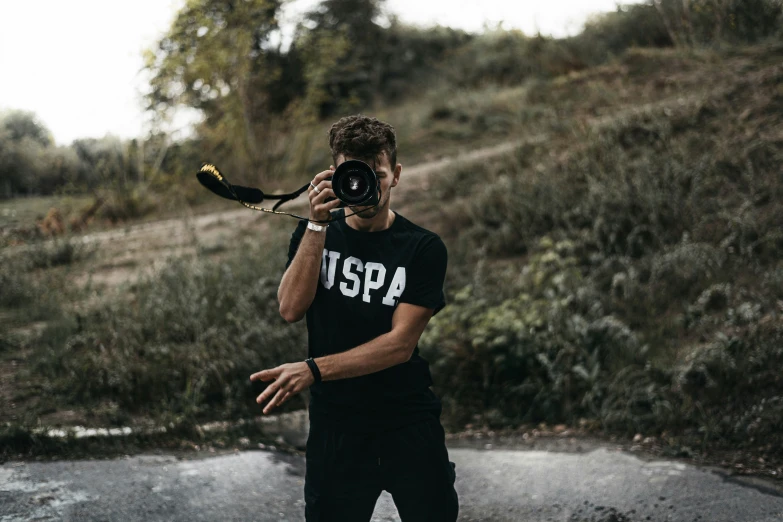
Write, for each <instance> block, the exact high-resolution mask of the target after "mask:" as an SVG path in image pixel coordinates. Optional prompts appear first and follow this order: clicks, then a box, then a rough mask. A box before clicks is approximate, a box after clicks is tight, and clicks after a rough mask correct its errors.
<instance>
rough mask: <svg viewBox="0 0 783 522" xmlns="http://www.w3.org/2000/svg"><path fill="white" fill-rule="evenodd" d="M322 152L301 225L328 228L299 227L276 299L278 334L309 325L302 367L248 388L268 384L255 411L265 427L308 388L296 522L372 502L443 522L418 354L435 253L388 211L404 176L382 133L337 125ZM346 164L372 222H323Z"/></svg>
mask: <svg viewBox="0 0 783 522" xmlns="http://www.w3.org/2000/svg"><path fill="white" fill-rule="evenodd" d="M329 144H330V147H331V151H332V157H333V159H334V162H335V166H332V167H330V169H329V170H326V171H323V172H321V173H319V174H318V175H317V176H315V178H314V179H313V180H312V183H311V187H310V189H309V197H310V221H327V220H330V219H331V220H332V221H331V223H329V224H328V225H322V226H318V225H315V224H314V223H312V222H308V221H306V220H302V221H301V222H300V223H299V226H298V227H297V228H296V230H295V231H294V233H293V235H292V237H291V244H290V246H289V252H288V263H287V265H286V272H285V274H284V275H283V279H282V281H281V282H280V288H279V290H278V300H279V302H280V314H281V315H282V316H283V317H284V318H285V319H286V321H288V322H295V321H299V320H300V319H302V317H305V316H306V317H307V329H308V342H309V356H310V359H308V360H307V361H305V362H298V363H291V364H284V365H282V366H279V367H277V368H273V369H270V370H264V371H261V372H258V373H255V374H253V375H252V376H251V380H252V379H258V380H262V381H273V382H272V383H271V384H270V385H269V386H268V387H267V389H266V390H264V392H263V393H262V394H261V395H260V396H259V397H258V402H259V403H264V401H267V400H269V403H268V404H267V405H266V407H265V408H264V413H267V412H269V411H270V410H271V409H272V408H273V407H275V406H279V405H280V404H282V403H283V402H285V400H286V399H288V398H289V397H291V396H292V395H294V394H296V393H299V392H300V391H302V390H304V389H305V388H308V387H309V388H310V391H311V402H310V412H309V417H310V435H309V437H308V440H307V451H306V474H305V486H304V494H305V504H306V506H305V517H306V520H307V521H308V522H315V521H321V522H323V521H327V522H353V521H362V522H366V521H369V520H370V519H371V517H372V513H373V510H374V508H375V503H376V501H377V499H378V496H379V495H380V494H381V492H382V491H383V490H386V491H388V492H389V493H390V494H391V495H392V498H393V499H394V503H395V505H396V506H397V510H398V512H399V514H400V518H401V519H402V521H403V522H419V521H421V522H425V521H426V522H439V521H443V522H446V521H448V522H453V521H454V520H456V519H457V513H458V510H459V504H458V498H457V493H456V491H455V489H454V482H455V478H456V473H455V468H456V467H455V465H454V463H453V462H450V461H449V456H448V452H447V450H446V445H445V434H444V431H443V427H442V426H441V423H440V414H441V403H440V400H439V399H438V397H437V396H436V395H435V394H434V393H433V392H432V391H431V390H430V386H431V385H432V377H431V375H430V371H429V363H428V362H427V361H426V360H425V359H423V358H421V357H420V356H419V353H418V352H419V350H418V346H417V343H418V340H419V337H420V336H421V333H422V332H423V331H424V328H425V327H426V326H427V322H428V321H429V320H430V317H432V316H433V315H434V314H436V313H438V311H440V310H441V309H442V308H443V307H444V306H445V304H446V303H445V297H444V293H443V281H444V278H445V275H446V262H447V252H446V247H445V245H444V244H443V241H441V239H440V237H438V235H437V234H435V233H433V232H430V231H428V230H426V229H424V228H421V227H419V226H417V225H415V224H413V223H412V222H410V221H409V220H407V219H405V218H404V217H403V216H401V215H400V214H398V213H397V212H395V211H393V210H391V209H390V204H391V189H392V187H395V186H397V184H398V183H399V181H400V173H401V172H402V165H400V164H399V163H397V147H396V137H395V135H394V129H393V128H392V127H391V126H390V125H388V124H387V123H383V122H381V121H378V120H377V119H375V118H368V117H365V116H350V117H346V118H342V119H341V120H339V121H338V122H337V123H335V124H334V125H332V128H331V129H330V131H329ZM348 159H358V160H362V161H364V162H365V163H368V164H369V165H371V166H373V168H374V170H375V172H376V174H377V176H378V180H379V186H380V202H379V204H378V205H377V206H375V207H374V208H373V207H371V206H359V207H347V208H344V209H338V210H335V209H336V208H337V207H338V205H339V204H340V201H338V200H337V199H334V200H333V201H329V202H326V200H327V198H335V194H334V191H333V190H332V187H331V181H330V180H328V179H327V178H329V177H331V175H332V173H333V171H334V169H335V167H336V166H339V165H340V164H341V163H342V162H344V161H346V160H348ZM333 210H334V212H332V211H333ZM346 212H347V213H348V215H349V217H348V218H346V219H344V220H342V219H339V218H342V217H343V216H345V215H346ZM354 212H356V214H355V215H350V214H353V213H354ZM270 399H271V400H270Z"/></svg>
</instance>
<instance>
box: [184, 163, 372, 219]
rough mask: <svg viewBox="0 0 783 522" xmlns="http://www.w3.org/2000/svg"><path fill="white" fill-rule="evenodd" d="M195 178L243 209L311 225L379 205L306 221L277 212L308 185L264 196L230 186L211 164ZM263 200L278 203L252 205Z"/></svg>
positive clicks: (256, 192)
mask: <svg viewBox="0 0 783 522" xmlns="http://www.w3.org/2000/svg"><path fill="white" fill-rule="evenodd" d="M196 178H198V180H199V182H200V183H201V184H202V185H203V186H204V187H206V188H208V189H209V190H211V191H212V192H213V193H215V194H217V195H218V196H220V197H223V198H226V199H231V200H234V201H238V202H239V203H241V204H242V205H244V206H245V207H247V208H249V209H251V210H258V211H260V212H268V213H270V214H279V215H281V216H291V217H295V218H297V219H304V220H307V221H310V222H312V223H332V222H334V221H339V220H340V219H345V218H348V217H351V216H353V215H355V214H360V213H362V212H367V211H368V210H370V209H373V208H375V207H377V206H378V205H379V204H380V197H379V198H378V203H376V204H375V205H373V206H372V207H369V208H366V209H364V210H360V211H359V212H354V213H353V214H347V215H344V216H343V217H341V218H337V219H330V220H315V219H308V218H306V217H302V216H297V215H296V214H290V213H288V212H280V211H278V210H277V209H278V208H279V207H280V206H281V205H283V204H284V203H287V202H289V201H291V200H293V199H296V198H298V197H299V196H300V195H302V194H303V193H304V192H307V189H308V187H309V186H310V184H309V183H308V184H307V185H304V186H303V187H301V188H299V189H298V190H296V191H294V192H290V193H288V194H264V192H263V191H262V190H261V189H257V188H253V187H243V186H241V185H232V184H231V183H229V181H228V180H227V179H226V177H225V176H224V175H223V174H222V173H221V172H220V171H219V170H218V168H217V167H216V166H215V165H213V164H211V163H204V164H203V165H202V166H201V168H200V169H199V171H198V172H196ZM264 199H279V200H280V201H278V202H277V203H275V205H274V206H273V207H272V208H271V209H268V208H261V207H257V206H255V205H254V203H261V202H262V201H264Z"/></svg>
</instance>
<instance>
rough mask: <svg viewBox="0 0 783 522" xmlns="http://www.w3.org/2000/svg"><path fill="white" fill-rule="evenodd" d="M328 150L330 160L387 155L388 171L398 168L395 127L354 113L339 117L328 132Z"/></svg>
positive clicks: (373, 157) (363, 158)
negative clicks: (389, 165)
mask: <svg viewBox="0 0 783 522" xmlns="http://www.w3.org/2000/svg"><path fill="white" fill-rule="evenodd" d="M329 147H330V148H331V149H332V158H333V159H334V161H335V162H337V156H339V155H340V154H342V155H343V156H345V157H349V158H354V159H360V160H371V159H372V160H374V159H377V158H379V157H380V156H381V154H382V153H384V152H385V153H386V155H387V156H388V157H389V162H390V163H391V168H392V169H394V167H395V166H396V165H397V137H396V136H395V135H394V127H392V126H391V125H389V124H388V123H385V122H382V121H380V120H378V119H376V118H370V117H369V116H363V115H361V114H357V115H355V116H346V117H345V118H340V120H338V121H337V122H336V123H334V124H333V125H332V128H330V129H329Z"/></svg>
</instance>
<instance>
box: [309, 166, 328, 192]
mask: <svg viewBox="0 0 783 522" xmlns="http://www.w3.org/2000/svg"><path fill="white" fill-rule="evenodd" d="M331 175H332V171H331V170H325V171H323V172H319V173H318V174H316V175H315V177H314V178H313V180H312V181H311V182H310V183H311V184H313V185H315V186H316V187H318V185H320V183H321V182H322V181H323V180H325V179H326V178H328V177H329V176H331ZM318 189H319V190H320V189H321V187H318ZM308 190H310V191H312V190H313V187H310V188H309V189H308Z"/></svg>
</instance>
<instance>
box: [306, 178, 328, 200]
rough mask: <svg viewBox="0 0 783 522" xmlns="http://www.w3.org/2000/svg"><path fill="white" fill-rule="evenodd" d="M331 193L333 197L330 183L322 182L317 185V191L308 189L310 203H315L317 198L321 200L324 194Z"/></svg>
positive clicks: (311, 188)
mask: <svg viewBox="0 0 783 522" xmlns="http://www.w3.org/2000/svg"><path fill="white" fill-rule="evenodd" d="M327 193H331V194H332V195H334V192H333V191H332V182H331V180H329V181H322V182H321V183H319V184H318V190H315V189H314V188H313V187H310V195H309V197H310V201H316V200H317V199H318V198H319V197H320V198H321V199H322V200H323V198H325V197H326V196H325V195H324V194H327Z"/></svg>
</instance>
